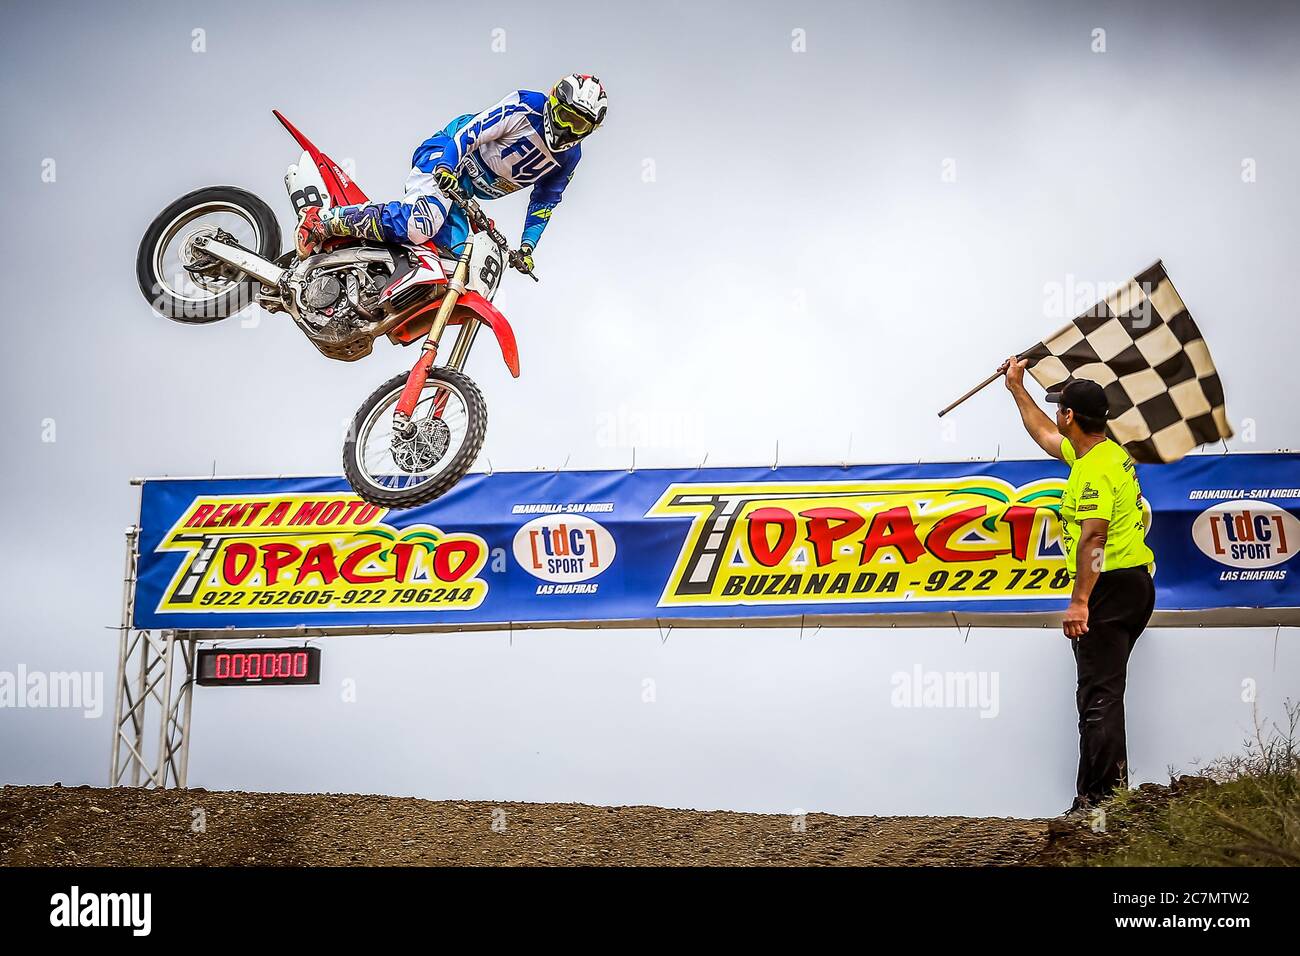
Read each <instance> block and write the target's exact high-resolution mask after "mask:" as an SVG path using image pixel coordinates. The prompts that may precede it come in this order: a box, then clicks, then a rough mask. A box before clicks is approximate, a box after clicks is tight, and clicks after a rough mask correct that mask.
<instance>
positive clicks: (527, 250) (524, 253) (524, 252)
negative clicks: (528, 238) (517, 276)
mask: <svg viewBox="0 0 1300 956" xmlns="http://www.w3.org/2000/svg"><path fill="white" fill-rule="evenodd" d="M519 259H520V261H521V262H522V263H523V267H524V268H523V269H522V270H521V271H523V272H532V271H533V247H532V246H530V245H529V244H528V243H526V242H525V243H523V244H522V245H520V247H519Z"/></svg>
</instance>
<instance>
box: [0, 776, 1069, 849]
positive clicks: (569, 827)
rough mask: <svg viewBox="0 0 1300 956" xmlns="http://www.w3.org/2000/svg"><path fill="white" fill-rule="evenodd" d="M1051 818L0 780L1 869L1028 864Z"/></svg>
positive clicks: (1040, 845)
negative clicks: (783, 811)
mask: <svg viewBox="0 0 1300 956" xmlns="http://www.w3.org/2000/svg"><path fill="white" fill-rule="evenodd" d="M1046 838H1047V824H1046V823H1045V822H1044V821H1041V820H1011V819H999V818H969V817H839V816H832V815H830V814H825V813H810V814H808V815H807V816H806V817H805V818H802V819H796V818H794V817H790V816H784V815H768V814H758V813H731V812H728V811H715V812H702V811H696V810H667V809H662V808H660V807H590V806H585V805H583V804H577V803H559V804H555V803H551V804H540V803H493V802H483V801H438V802H435V801H430V800H416V799H412V798H407V797H382V796H360V795H351V794H292V793H238V792H214V791H206V790H162V791H159V790H137V789H128V788H119V789H112V790H103V789H96V788H92V787H60V786H53V787H5V788H3V789H0V865H4V866H24V865H26V866H31V865H48V866H121V865H131V866H276V865H278V866H331V865H342V866H358V865H360V866H388V865H396V866H431V865H432V866H437V865H465V864H478V865H530V864H547V865H556V864H559V865H611V866H627V865H654V866H658V865H719V866H754V865H759V866H764V865H776V866H808V865H812V866H834V865H857V866H881V865H893V866H900V865H902V866H922V865H931V866H990V865H992V866H999V865H1014V864H1025V863H1032V862H1034V861H1035V859H1036V857H1037V856H1038V854H1039V853H1040V852H1041V851H1042V849H1043V847H1044V845H1045V842H1046Z"/></svg>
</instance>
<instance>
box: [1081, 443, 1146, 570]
mask: <svg viewBox="0 0 1300 956" xmlns="http://www.w3.org/2000/svg"><path fill="white" fill-rule="evenodd" d="M1061 455H1062V456H1063V457H1064V458H1065V462H1066V464H1068V465H1069V466H1070V480H1069V481H1068V482H1067V483H1066V485H1065V495H1064V496H1063V497H1062V498H1061V532H1062V535H1063V537H1064V541H1065V560H1066V565H1065V566H1066V569H1067V570H1068V571H1069V572H1070V577H1074V572H1075V568H1076V566H1077V565H1076V564H1075V557H1074V548H1075V544H1076V543H1077V542H1078V540H1079V528H1080V525H1081V524H1082V522H1083V521H1085V520H1087V519H1088V518H1100V519H1102V520H1103V521H1108V522H1110V526H1109V527H1108V529H1107V532H1106V553H1105V555H1104V556H1103V558H1102V570H1103V571H1118V570H1120V569H1121V568H1137V567H1143V566H1147V567H1152V568H1153V569H1154V564H1155V559H1156V556H1155V555H1154V554H1152V553H1151V549H1150V548H1148V547H1147V542H1146V533H1147V529H1146V514H1145V512H1146V509H1145V507H1144V505H1145V502H1143V500H1142V488H1141V486H1140V485H1139V484H1138V480H1137V472H1136V470H1135V469H1134V466H1133V459H1132V458H1130V457H1129V454H1128V452H1126V451H1125V450H1124V447H1123V446H1122V445H1118V444H1116V443H1115V442H1113V441H1111V440H1110V439H1109V438H1106V439H1104V440H1102V441H1100V442H1098V443H1097V444H1096V445H1093V446H1092V448H1090V449H1088V451H1087V452H1086V453H1085V454H1084V456H1083V457H1082V458H1080V457H1079V456H1078V455H1076V454H1075V451H1074V446H1073V445H1071V444H1070V440H1069V439H1068V438H1062V439H1061Z"/></svg>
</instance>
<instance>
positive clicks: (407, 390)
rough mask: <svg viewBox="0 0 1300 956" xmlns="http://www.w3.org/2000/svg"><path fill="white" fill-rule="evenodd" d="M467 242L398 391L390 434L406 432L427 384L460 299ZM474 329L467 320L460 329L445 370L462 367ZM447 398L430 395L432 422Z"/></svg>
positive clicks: (473, 322)
mask: <svg viewBox="0 0 1300 956" xmlns="http://www.w3.org/2000/svg"><path fill="white" fill-rule="evenodd" d="M471 242H472V240H471ZM471 242H467V243H466V244H465V249H464V251H463V252H461V254H460V258H458V259H457V260H456V268H455V269H454V270H453V271H452V274H451V280H450V281H449V282H448V283H447V294H446V295H444V296H443V297H442V304H441V305H439V306H438V311H437V313H436V314H435V315H434V317H433V324H432V325H430V326H429V334H428V335H426V336H425V338H424V345H423V346H422V347H421V352H420V358H419V360H418V361H417V362H416V363H415V366H414V367H413V368H412V369H411V372H410V374H409V375H408V376H407V378H406V385H405V387H404V388H403V389H402V394H401V397H400V398H398V400H397V408H396V409H395V410H394V411H393V431H394V433H395V434H399V435H401V434H406V433H409V431H410V426H411V415H412V414H413V413H414V412H415V406H416V405H417V404H418V403H419V401H420V393H421V392H422V391H424V386H425V384H426V383H427V382H428V380H429V372H430V370H431V369H432V368H433V363H434V360H435V359H436V358H437V356H438V342H439V341H440V340H441V339H442V333H443V332H444V331H446V328H447V323H448V322H449V321H450V320H451V313H452V312H453V311H454V310H455V308H456V303H457V302H459V301H460V297H461V295H462V293H464V291H465V280H466V279H467V278H468V276H469V256H470V251H471ZM478 326H479V323H478V321H477V320H476V319H475V320H467V321H466V322H465V324H464V325H462V326H461V330H460V335H458V336H457V337H456V344H455V345H453V346H452V349H451V357H450V359H449V360H448V362H447V365H448V367H450V368H454V369H456V370H457V371H459V370H460V369H461V368H463V367H464V365H465V360H466V359H467V358H468V357H469V350H470V346H472V345H473V344H474V336H475V335H476V334H477V333H478ZM447 397H448V393H447V391H446V390H445V389H438V391H437V393H436V394H435V395H434V397H433V415H434V417H435V418H437V417H439V416H441V415H442V412H443V409H444V408H446V406H447Z"/></svg>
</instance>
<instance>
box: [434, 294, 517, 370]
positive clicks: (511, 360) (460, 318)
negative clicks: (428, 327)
mask: <svg viewBox="0 0 1300 956" xmlns="http://www.w3.org/2000/svg"><path fill="white" fill-rule="evenodd" d="M461 309H468V310H469V311H470V312H472V313H473V314H474V315H476V316H478V318H479V319H480V320H481V321H482V322H483V323H484V324H485V325H487V326H488V327H489V328H491V329H492V334H493V335H495V336H496V337H497V344H498V345H499V346H501V357H502V358H503V359H505V363H506V368H508V369H510V374H511V375H513V376H514V377H515V378H518V377H519V345H518V344H517V343H516V342H515V330H514V329H512V328H511V327H510V320H509V319H507V318H506V317H505V316H504V315H502V314H501V310H500V309H498V308H497V307H496V306H495V305H493V304H492V303H491V302H489V301H488V300H487V299H485V298H483V296H481V295H479V294H478V293H477V292H469V291H467V292H464V293H463V294H462V295H461V297H460V301H459V302H457V303H456V311H455V312H453V313H452V317H451V321H452V322H454V323H462V322H464V321H465V320H466V318H467V317H466V316H465V314H464V313H463V312H461ZM458 313H459V314H458Z"/></svg>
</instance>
